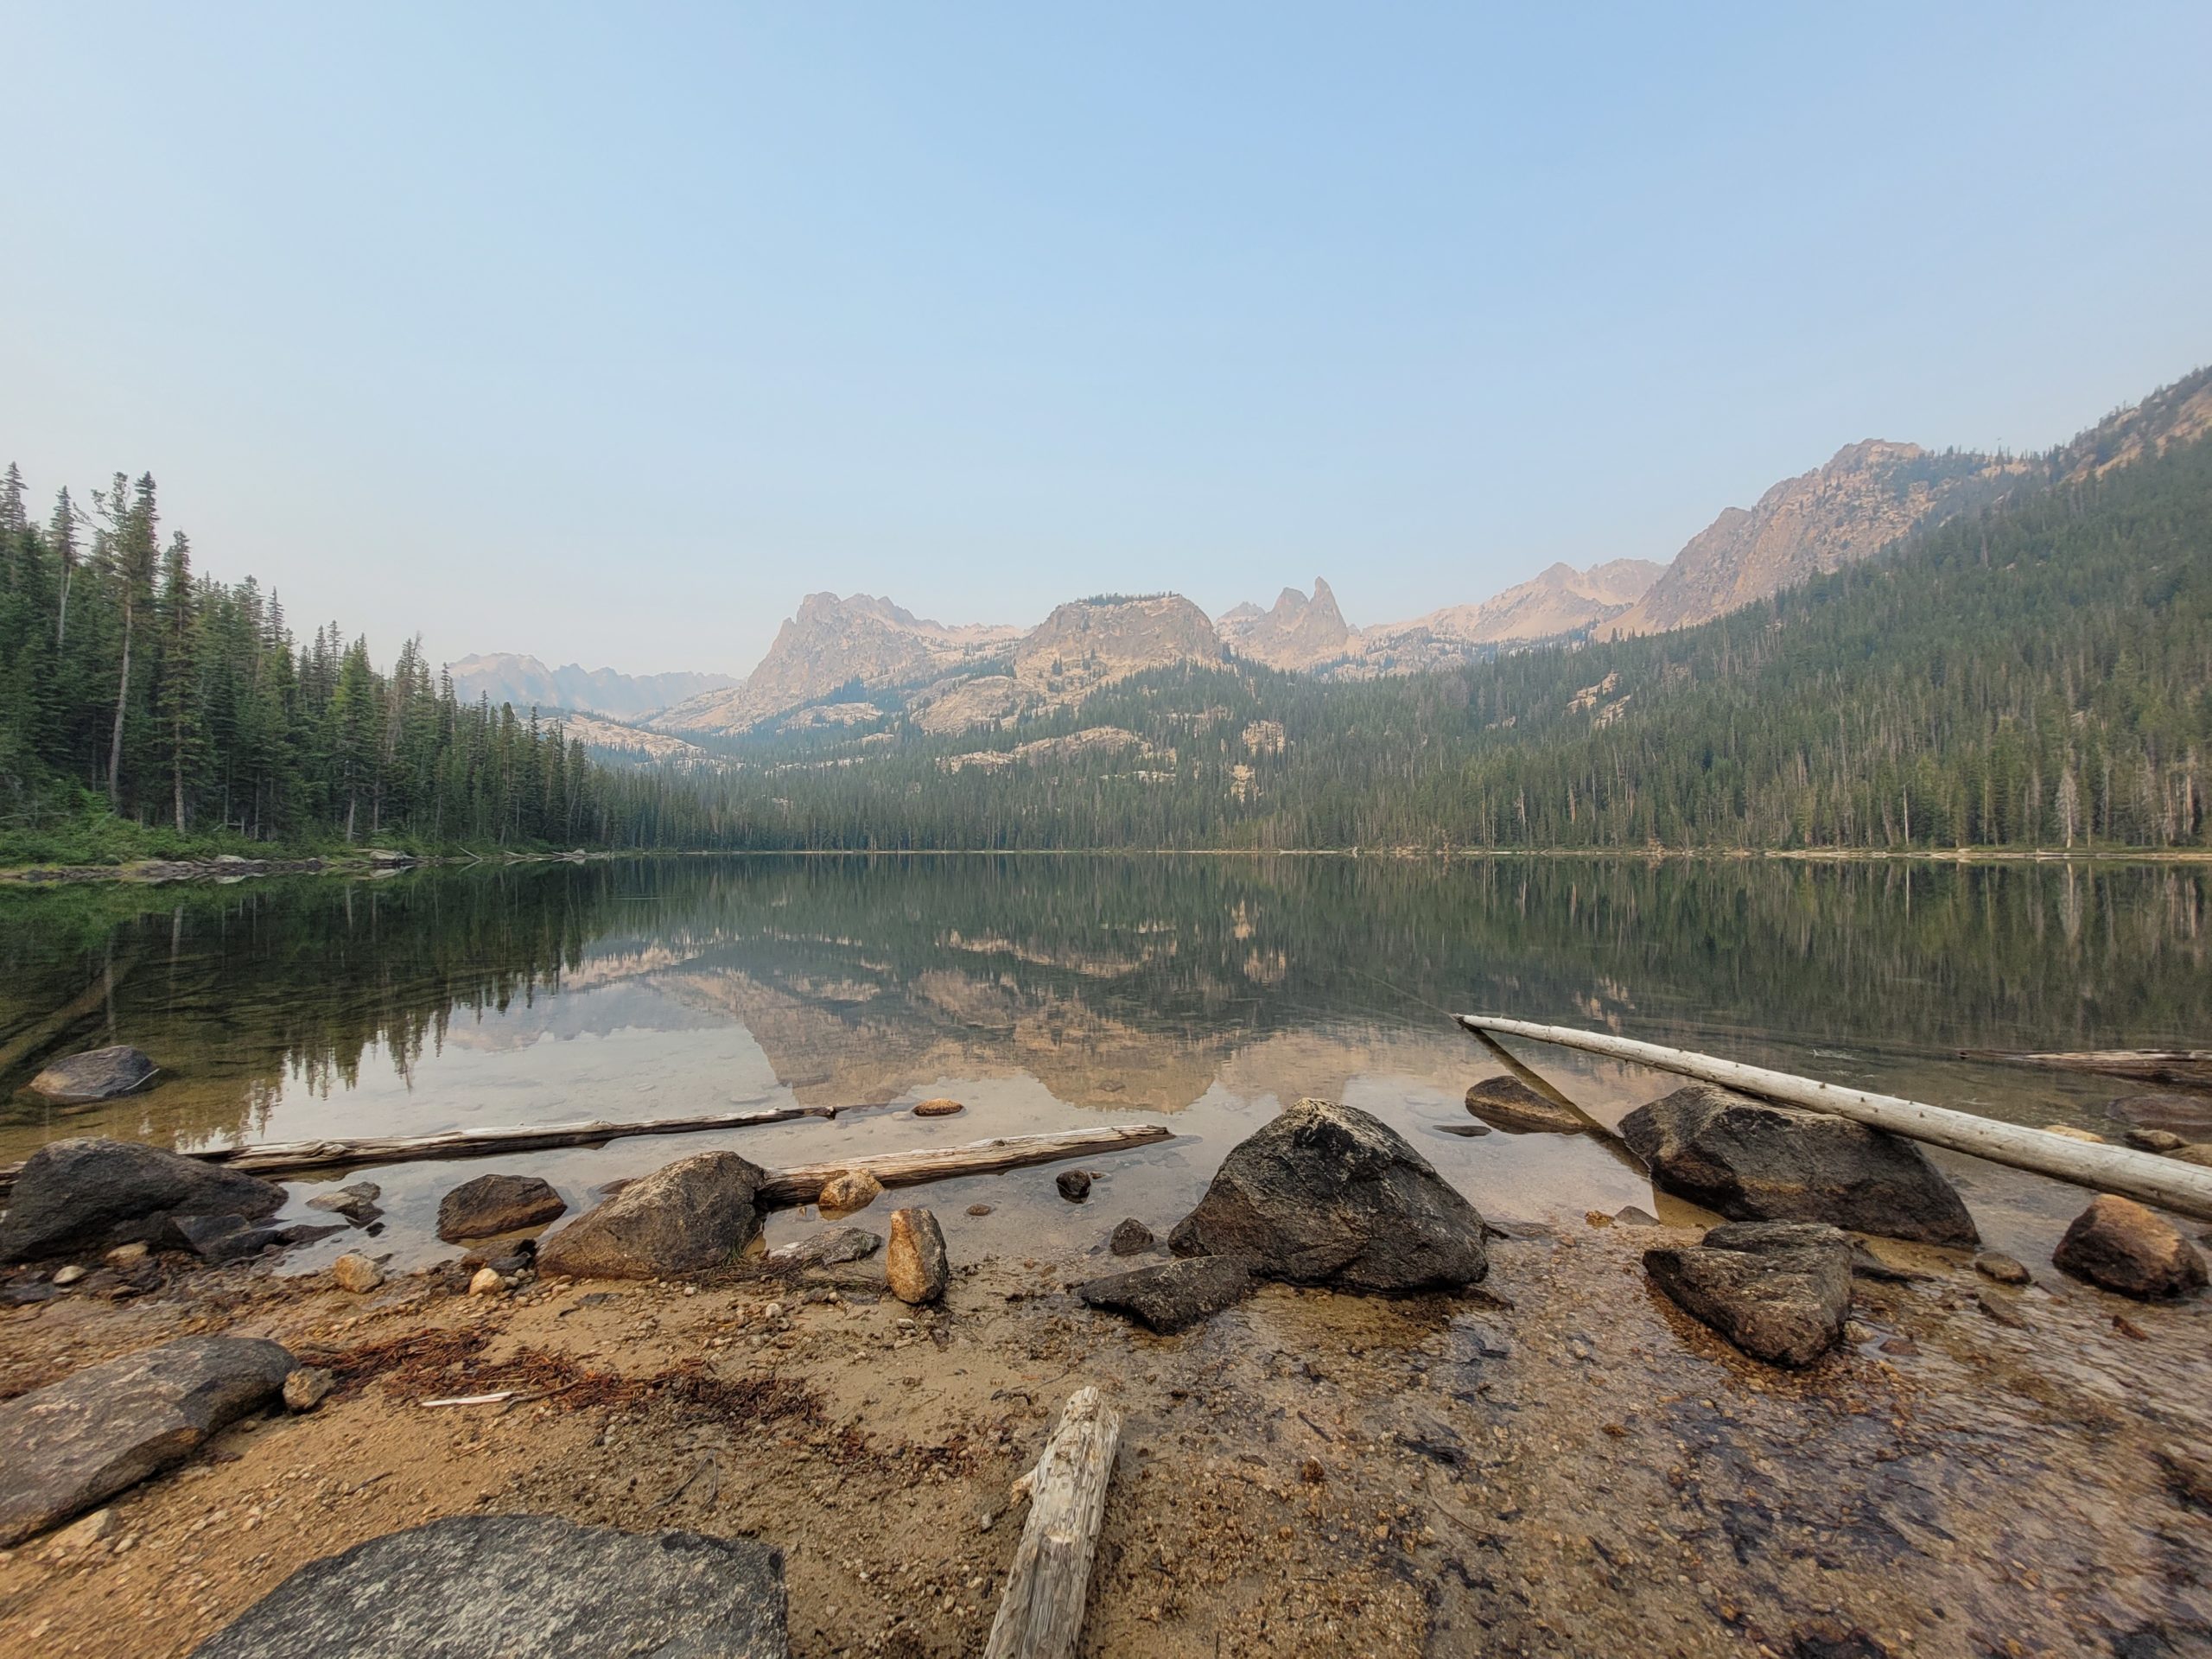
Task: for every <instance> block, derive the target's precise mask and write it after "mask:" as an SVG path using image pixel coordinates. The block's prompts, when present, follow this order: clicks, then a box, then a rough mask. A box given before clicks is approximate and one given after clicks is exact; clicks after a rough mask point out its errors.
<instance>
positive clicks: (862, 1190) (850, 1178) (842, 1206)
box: [815, 1169, 883, 1216]
mask: <svg viewBox="0 0 2212 1659" xmlns="http://www.w3.org/2000/svg"><path fill="white" fill-rule="evenodd" d="M882 1193H883V1183H882V1182H881V1181H879V1180H877V1179H875V1177H874V1175H872V1174H870V1173H868V1171H867V1170H864V1169H849V1170H847V1171H846V1172H845V1173H843V1174H842V1175H835V1176H832V1177H831V1178H830V1179H829V1180H827V1181H825V1182H823V1185H822V1191H821V1192H820V1194H819V1195H818V1196H817V1198H815V1204H816V1206H817V1208H819V1209H820V1210H821V1211H822V1213H823V1215H825V1216H826V1215H829V1214H831V1213H832V1212H833V1211H834V1212H835V1213H836V1214H839V1215H849V1214H851V1213H852V1212H853V1211H855V1210H865V1209H867V1208H868V1205H871V1204H874V1202H875V1201H876V1199H877V1198H880V1197H881V1196H882Z"/></svg>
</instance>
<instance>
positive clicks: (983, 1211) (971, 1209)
mask: <svg viewBox="0 0 2212 1659" xmlns="http://www.w3.org/2000/svg"><path fill="white" fill-rule="evenodd" d="M968 1213H969V1215H971V1216H988V1215H989V1214H990V1213H991V1206H990V1205H988V1204H971V1205H969V1206H968Z"/></svg>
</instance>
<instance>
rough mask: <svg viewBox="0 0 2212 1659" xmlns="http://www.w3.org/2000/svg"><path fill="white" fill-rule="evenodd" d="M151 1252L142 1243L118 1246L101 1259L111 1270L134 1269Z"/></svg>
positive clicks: (136, 1242)
mask: <svg viewBox="0 0 2212 1659" xmlns="http://www.w3.org/2000/svg"><path fill="white" fill-rule="evenodd" d="M152 1254H153V1252H152V1250H151V1249H149V1248H148V1247H147V1246H146V1244H145V1243H143V1242H142V1241H133V1242H132V1243H129V1244H118V1245H117V1246H116V1247H115V1248H114V1249H111V1250H110V1251H109V1252H108V1253H107V1255H105V1256H104V1257H102V1258H101V1259H102V1260H103V1261H105V1262H106V1263H107V1264H108V1266H110V1267H111V1268H135V1267H137V1265H138V1264H139V1263H140V1262H143V1261H144V1260H145V1259H146V1258H147V1257H148V1256H149V1255H152Z"/></svg>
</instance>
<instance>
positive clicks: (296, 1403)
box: [284, 1365, 338, 1411]
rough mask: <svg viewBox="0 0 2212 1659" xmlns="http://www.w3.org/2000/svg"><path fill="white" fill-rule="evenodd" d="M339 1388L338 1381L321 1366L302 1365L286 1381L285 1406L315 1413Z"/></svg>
mask: <svg viewBox="0 0 2212 1659" xmlns="http://www.w3.org/2000/svg"><path fill="white" fill-rule="evenodd" d="M337 1386H338V1379H337V1378H336V1377H335V1376H332V1375H331V1374H330V1373H329V1372H328V1371H327V1370H324V1369H323V1368H322V1367H321V1366H320V1365H302V1366H301V1367H300V1368H299V1369H298V1370H295V1371H293V1372H292V1373H291V1374H290V1375H289V1376H287V1377H286V1378H285V1379H284V1404H285V1405H286V1406H287V1407H289V1408H290V1409H291V1410H294V1411H313V1410H314V1409H315V1408H316V1407H317V1406H319V1405H321V1403H322V1402H324V1401H325V1400H326V1399H327V1398H328V1397H329V1395H330V1391H331V1390H332V1389H334V1388H336V1387H337Z"/></svg>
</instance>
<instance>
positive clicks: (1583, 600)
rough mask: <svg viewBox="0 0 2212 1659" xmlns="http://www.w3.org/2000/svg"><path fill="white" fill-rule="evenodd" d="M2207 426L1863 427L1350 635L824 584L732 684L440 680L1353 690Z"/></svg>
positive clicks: (881, 703) (2118, 422)
mask: <svg viewBox="0 0 2212 1659" xmlns="http://www.w3.org/2000/svg"><path fill="white" fill-rule="evenodd" d="M2209 429H2212V376H2208V375H2207V374H2205V373H2203V372H2199V373H2197V374H2195V375H2192V376H2190V377H2189V378H2186V379H2184V380H2183V381H2180V382H2177V383H2176V384H2175V385H2172V386H2169V387H2167V388H2164V390H2162V391H2159V392H2158V393H2154V394H2153V395H2152V397H2148V398H2145V400H2144V401H2143V403H2142V404H2138V405H2134V406H2132V407H2130V408H2127V409H2123V410H2119V411H2117V412H2115V413H2114V414H2113V415H2112V416H2107V418H2106V419H2105V420H2104V421H2103V422H2101V423H2098V424H2097V425H2096V426H2094V427H2093V428H2091V429H2088V430H2087V431H2085V432H2084V433H2083V434H2082V435H2081V436H2080V437H2078V438H2076V439H2075V441H2074V442H2072V443H2070V444H2068V445H2064V446H2062V447H2061V448H2059V449H2057V450H2055V451H2052V452H2051V453H2050V454H2048V455H2045V456H2041V457H2037V458H2034V459H2020V458H2015V457H2012V456H2009V455H2004V454H1980V453H1975V452H1971V451H1961V450H1955V449H1954V450H1944V451H1941V452H1938V451H1932V450H1928V449H1923V448H1920V447H1919V446H1917V445H1915V444H1910V443H1897V442H1888V441H1885V440H1880V439H1868V440H1866V441H1864V442H1858V443H1853V444H1849V445H1847V446H1846V447H1845V448H1842V449H1840V450H1838V451H1837V452H1836V454H1834V456H1833V457H1831V458H1830V459H1829V460H1828V461H1827V462H1826V463H1824V464H1823V465H1821V466H1819V467H1815V468H1813V469H1812V470H1810V471H1808V472H1806V473H1804V474H1800V475H1798V476H1797V477H1795V478H1790V479H1786V480H1783V481H1782V482H1780V483H1777V484H1776V485H1775V486H1773V487H1772V488H1770V490H1768V491H1767V492H1766V493H1764V495H1762V496H1761V497H1760V498H1759V499H1758V501H1757V502H1755V503H1753V504H1752V505H1751V506H1749V507H1733V506H1732V507H1728V508H1726V509H1724V510H1723V511H1722V512H1720V513H1719V515H1718V516H1717V517H1716V518H1714V519H1713V522H1712V523H1711V524H1709V525H1707V527H1706V528H1705V529H1704V530H1702V531H1700V532H1699V533H1698V534H1697V535H1695V536H1694V537H1691V538H1690V540H1689V541H1688V543H1686V544H1685V545H1684V546H1683V547H1682V548H1681V550H1680V551H1679V552H1677V553H1676V554H1675V557H1674V558H1673V559H1672V560H1671V561H1669V563H1665V564H1660V563H1654V562H1652V561H1649V560H1645V559H1635V558H1622V559H1615V560H1611V561H1609V562H1606V563H1600V564H1597V565H1594V566H1592V567H1591V568H1590V569H1586V570H1577V569H1573V567H1571V566H1569V565H1567V564H1563V563H1562V564H1554V565H1553V566H1551V567H1550V568H1549V569H1546V570H1544V571H1542V572H1541V573H1539V574H1538V575H1535V576H1534V577H1532V578H1531V579H1529V581H1527V582H1522V583H1520V584H1518V585H1517V586H1516V587H1513V588H1508V589H1506V590H1505V591H1504V592H1503V593H1501V594H1497V595H1495V596H1493V597H1492V598H1490V599H1488V600H1485V601H1481V602H1480V603H1478V604H1458V605H1451V606H1446V607H1442V608H1440V609H1438V610H1435V611H1432V612H1429V613H1427V614H1425V615H1422V616H1419V617H1415V618H1413V619H1411V620H1407V621H1402V622H1391V623H1383V624H1377V625H1374V626H1367V627H1355V626H1351V624H1349V623H1348V622H1347V621H1346V620H1345V619H1344V614H1343V612H1342V611H1341V609H1340V608H1339V607H1338V603H1337V600H1336V595H1335V594H1334V593H1332V591H1331V589H1330V588H1329V585H1328V583H1327V582H1325V581H1323V580H1320V579H1318V578H1317V579H1316V580H1315V582H1314V583H1313V591H1312V593H1311V594H1306V593H1302V592H1300V590H1298V589H1297V588H1285V589H1284V590H1283V591H1282V593H1281V594H1280V595H1279V596H1278V597H1277V598H1276V600H1275V601H1274V605H1273V606H1272V607H1270V608H1268V609H1265V610H1262V608H1261V607H1259V606H1257V605H1254V604H1243V605H1238V606H1236V607H1234V608H1233V609H1231V610H1230V611H1228V612H1226V613H1224V614H1222V615H1221V616H1218V617H1215V618H1209V617H1207V616H1206V615H1205V613H1204V612H1203V611H1201V610H1200V609H1199V608H1198V607H1197V606H1196V605H1194V604H1192V602H1191V601H1189V600H1187V599H1185V598H1184V597H1182V596H1181V595H1179V594H1146V595H1136V596H1132V595H1128V594H1099V595H1096V596H1094V597H1091V598H1089V599H1084V600H1078V601H1071V602H1070V603H1067V604H1064V605H1062V606H1060V607H1058V608H1056V609H1055V610H1054V611H1053V612H1052V614H1051V615H1050V616H1048V617H1046V620H1044V621H1043V622H1042V623H1040V624H1039V625H1038V626H1035V627H1033V628H1028V629H1023V628H1020V627H1012V626H989V625H981V624H969V625H959V626H948V625H946V624H944V623H941V622H937V621H932V620H927V619H925V618H921V617H918V616H916V615H914V614H913V613H912V612H910V611H907V610H906V609H904V608H902V607H899V606H898V605H896V604H894V603H893V602H892V601H890V600H888V599H883V598H878V597H874V596H873V595H869V594H854V595H851V596H849V597H845V598H840V597H838V596H837V595H836V594H826V593H824V594H810V595H809V596H808V597H807V598H806V600H805V601H804V602H803V603H802V604H801V605H800V607H799V608H798V613H797V614H796V615H794V616H792V617H791V619H790V620H787V621H785V623H784V625H783V626H782V628H781V629H780V630H779V632H778V633H777V636H776V639H775V641H774V643H773V644H772V645H771V646H770V647H769V650H768V652H767V654H766V657H764V658H762V660H761V662H760V665H759V666H758V667H757V668H755V669H754V671H753V673H752V674H751V675H749V676H747V677H746V678H745V679H743V680H741V681H740V680H734V679H732V678H730V677H727V676H717V675H696V674H695V675H685V674H665V675H654V676H645V677H627V676H623V675H618V674H614V673H612V672H611V671H603V670H602V671H598V672H596V673H586V672H585V671H583V670H582V669H580V668H575V667H573V666H571V667H568V668H563V669H560V670H556V671H547V670H546V669H545V668H544V667H543V664H540V663H538V662H537V660H536V659H535V658H528V657H513V656H495V657H477V658H468V659H467V660H466V661H465V662H463V663H459V664H454V666H453V673H454V678H455V683H456V685H457V686H459V687H461V688H462V689H463V692H464V695H469V696H473V695H474V693H475V691H476V690H483V691H485V692H486V694H487V695H489V696H492V697H493V700H494V701H499V700H501V699H502V698H504V699H505V700H507V701H511V702H516V703H517V704H518V706H519V705H522V704H525V703H535V704H537V706H539V707H541V708H544V709H580V710H589V711H591V712H593V713H595V714H599V715H607V716H611V717H612V718H613V719H614V720H616V721H631V722H633V723H637V724H640V725H643V726H645V727H648V728H652V730H654V731H656V732H658V733H664V734H679V733H680V734H687V735H692V736H698V737H702V738H715V737H721V738H729V737H735V736H740V735H743V734H776V733H779V732H786V731H790V732H798V731H805V730H810V729H817V728H864V727H869V726H873V725H875V724H876V723H878V722H880V721H888V720H892V719H893V718H896V717H898V716H900V715H903V716H905V717H906V718H908V719H910V720H911V721H912V722H913V723H914V725H915V726H916V727H918V728H919V729H920V730H922V731H923V732H925V733H927V734H949V733H957V732H961V731H965V730H969V729H976V730H986V729H990V728H1001V727H1005V726H1008V725H1011V724H1014V723H1015V722H1017V721H1020V720H1023V719H1027V718H1031V717H1034V716H1039V715H1046V714H1050V713H1052V712H1054V711H1056V710H1059V709H1068V708H1071V707H1073V706H1075V705H1077V704H1078V703H1080V702H1083V701H1084V700H1085V699H1086V698H1089V697H1090V696H1094V695H1095V694H1096V693H1097V692H1099V691H1101V690H1103V689H1105V688H1107V687H1109V686H1112V685H1114V684H1116V683H1119V682H1121V681H1122V680H1126V679H1128V678H1129V677H1132V676H1135V675H1138V674H1141V673H1144V672H1146V671H1149V670H1153V669H1158V668H1163V667H1166V666H1170V665H1173V664H1234V663H1237V662H1243V663H1246V664H1256V665H1258V666H1259V667H1262V668H1265V669H1270V670H1274V671H1279V672H1283V673H1290V674H1298V675H1306V676H1311V677H1316V678H1319V679H1323V680H1333V681H1352V680H1371V679H1376V678H1380V677H1389V676H1395V675H1403V674H1410V673H1418V672H1424V671H1435V670H1440V669H1450V668H1453V667H1458V666H1462V665H1465V664H1469V663H1471V662H1477V661H1480V660H1484V659H1485V658H1490V657H1492V656H1495V655H1497V653H1499V652H1503V651H1512V650H1519V649H1524V648H1527V647H1529V646H1531V645H1539V644H1542V643H1545V642H1571V641H1573V640H1577V639H1618V638H1624V637H1627V636H1631V635H1637V634H1649V633H1660V632H1669V631H1672V630H1675V629H1681V628H1688V627H1693V626H1697V625H1699V624H1700V623H1704V622H1707V621H1710V620H1713V619H1715V618H1717V617H1719V616H1722V615H1726V614H1727V613H1730V612H1732V611H1735V610H1739V609H1741V608H1743V607H1746V606H1750V605H1754V604H1758V603H1760V602H1762V601H1767V600H1770V599H1771V598H1772V597H1773V596H1774V595H1775V594H1778V593H1781V592H1783V591H1784V590H1785V589H1788V588H1794V587H1796V586H1798V585H1800V584H1802V583H1803V582H1808V581H1810V580H1812V579H1814V578H1815V577H1817V576H1820V575H1826V574H1829V573H1831V572H1834V571H1836V570H1839V569H1843V568H1844V567H1846V566H1847V565H1851V564H1854V563H1858V562H1859V561H1861V560H1864V559H1866V558H1867V557H1869V556H1872V555H1873V554H1874V553H1876V552H1878V551H1879V550H1882V549H1883V548H1885V547H1887V546H1890V545H1891V544H1893V543H1897V541H1898V540H1899V539H1900V538H1901V537H1905V536H1907V535H1909V534H1911V533H1914V532H1916V531H1927V530H1930V529H1932V528H1934V527H1936V525H1939V524H1942V523H1944V522H1945V521H1947V520H1948V519H1951V518H1955V517H1957V516H1958V515H1960V514H1961V513H1964V512H1970V511H1973V510H1974V509H1976V508H1979V507H1983V506H1986V505H1989V504H1991V503H1993V502H1995V501H1997V500H1999V499H2001V498H2003V497H2005V496H2006V495H2007V494H2009V493H2012V492H2013V491H2014V490H2016V489H2018V488H2019V487H2020V486H2022V485H2024V484H2026V483H2031V482H2036V483H2041V482H2047V481H2050V480H2054V479H2057V480H2064V479H2069V478H2079V477H2085V476H2088V475H2090V474H2098V473H2101V472H2102V471H2105V470H2107V469H2109V468H2110V467H2113V466H2117V465H2120V464H2121V463H2123V462H2125V461H2129V460H2131V459H2133V458H2134V457H2135V456H2136V455H2137V454H2139V453H2140V452H2141V451H2142V449H2143V448H2144V446H2145V442H2146V441H2151V440H2164V441H2176V442H2177V441H2185V440H2187V439H2190V438H2192V437H2194V436H2196V435H2200V434H2202V433H2203V432H2205V431H2207V430H2209ZM606 735H607V734H605V733H601V737H604V736H606ZM593 742H594V747H610V748H620V747H627V748H630V749H632V750H635V751H640V752H642V751H643V750H644V749H645V746H643V745H639V744H635V743H630V744H612V743H604V742H601V741H598V740H596V739H594V740H593Z"/></svg>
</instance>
